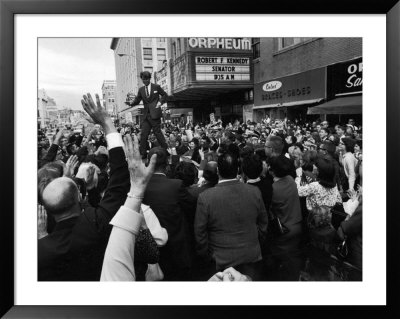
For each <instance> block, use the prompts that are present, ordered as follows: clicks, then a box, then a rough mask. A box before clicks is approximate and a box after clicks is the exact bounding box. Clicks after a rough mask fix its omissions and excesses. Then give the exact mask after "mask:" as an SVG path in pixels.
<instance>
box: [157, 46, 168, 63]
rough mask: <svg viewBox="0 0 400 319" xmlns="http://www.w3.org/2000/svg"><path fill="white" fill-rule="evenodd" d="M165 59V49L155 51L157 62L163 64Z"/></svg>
mask: <svg viewBox="0 0 400 319" xmlns="http://www.w3.org/2000/svg"><path fill="white" fill-rule="evenodd" d="M166 59H167V56H166V53H165V49H157V61H161V62H163V61H164V60H166Z"/></svg>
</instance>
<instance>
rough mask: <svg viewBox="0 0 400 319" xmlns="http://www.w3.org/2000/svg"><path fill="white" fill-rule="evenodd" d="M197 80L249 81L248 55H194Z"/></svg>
mask: <svg viewBox="0 0 400 319" xmlns="http://www.w3.org/2000/svg"><path fill="white" fill-rule="evenodd" d="M195 66H196V80H197V81H221V82H222V81H250V58H249V57H209V56H208V57H206V56H196V57H195Z"/></svg>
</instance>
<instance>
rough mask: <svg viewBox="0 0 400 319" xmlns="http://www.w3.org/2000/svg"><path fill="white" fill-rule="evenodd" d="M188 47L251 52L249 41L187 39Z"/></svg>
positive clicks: (235, 39) (237, 39)
mask: <svg viewBox="0 0 400 319" xmlns="http://www.w3.org/2000/svg"><path fill="white" fill-rule="evenodd" d="M188 42H189V47H191V48H199V49H201V48H204V49H228V50H251V42H250V39H242V38H189V41H188Z"/></svg>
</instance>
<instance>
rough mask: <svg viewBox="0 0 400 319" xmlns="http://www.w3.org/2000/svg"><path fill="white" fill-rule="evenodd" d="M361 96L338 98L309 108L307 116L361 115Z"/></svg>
mask: <svg viewBox="0 0 400 319" xmlns="http://www.w3.org/2000/svg"><path fill="white" fill-rule="evenodd" d="M361 113H362V95H355V96H344V97H338V98H336V99H333V100H331V101H328V102H326V103H323V104H321V105H317V106H314V107H310V108H309V109H308V111H307V114H361Z"/></svg>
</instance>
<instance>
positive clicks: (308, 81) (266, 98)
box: [254, 68, 326, 106]
mask: <svg viewBox="0 0 400 319" xmlns="http://www.w3.org/2000/svg"><path fill="white" fill-rule="evenodd" d="M325 73H326V68H319V69H315V70H310V71H307V72H302V73H298V74H293V75H290V76H286V77H283V78H278V79H273V80H270V81H266V82H261V83H257V84H255V85H254V105H255V106H261V105H269V104H283V103H290V102H301V101H307V100H313V99H319V98H325Z"/></svg>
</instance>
